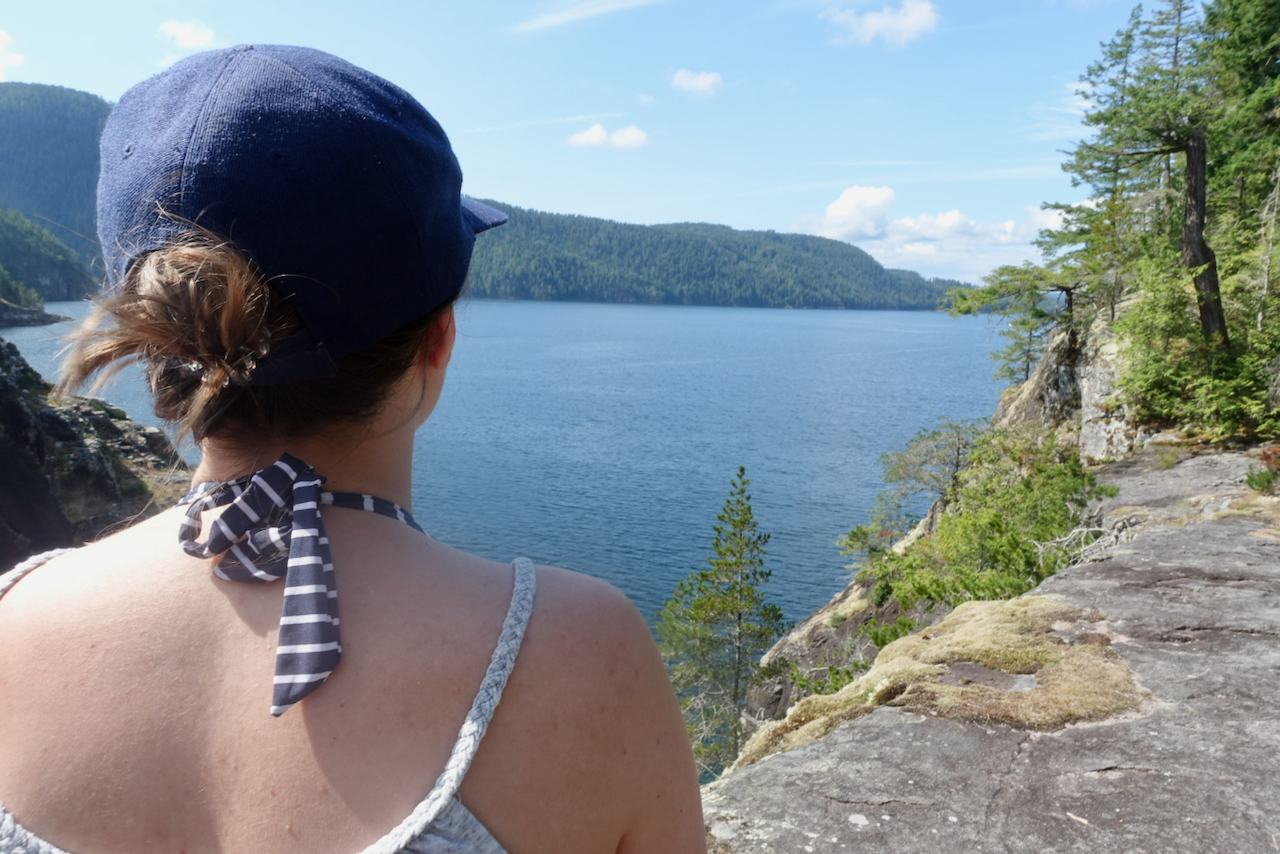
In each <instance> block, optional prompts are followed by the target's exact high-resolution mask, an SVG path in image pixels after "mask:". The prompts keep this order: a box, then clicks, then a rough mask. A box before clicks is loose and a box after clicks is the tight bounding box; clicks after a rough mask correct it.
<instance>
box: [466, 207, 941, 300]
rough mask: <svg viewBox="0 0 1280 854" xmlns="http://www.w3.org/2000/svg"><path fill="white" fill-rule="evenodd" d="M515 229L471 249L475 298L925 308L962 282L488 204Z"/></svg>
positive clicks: (718, 236) (780, 242)
mask: <svg viewBox="0 0 1280 854" xmlns="http://www.w3.org/2000/svg"><path fill="white" fill-rule="evenodd" d="M485 203H486V204H489V205H492V206H494V207H496V208H500V209H501V210H504V211H506V212H507V213H508V214H509V215H510V216H511V220H510V222H508V223H507V224H506V225H504V226H502V227H501V228H496V229H493V230H492V231H488V232H485V234H483V235H482V236H481V237H480V238H479V239H477V240H476V250H475V256H474V258H473V260H472V262H471V285H470V293H471V295H472V296H477V297H485V298H492V299H538V300H570V301H581V302H638V303H667V304H675V305H734V306H762V307H773V308H851V309H924V310H931V309H936V308H937V307H938V302H939V299H941V298H942V297H943V295H944V294H945V293H946V292H947V290H948V289H950V288H954V287H957V286H960V282H956V281H952V280H946V279H925V278H923V277H922V276H920V275H919V274H918V273H912V272H909V271H906V270H886V269H885V268H884V267H882V266H880V264H879V263H877V262H876V261H875V259H873V258H872V257H871V256H870V255H868V254H867V253H865V252H863V251H862V250H861V249H858V248H856V247H854V246H850V245H849V244H847V243H841V242H839V241H835V240H828V239H826V238H822V237H810V236H808V235H801V234H778V233H775V232H772V231H736V230H734V229H732V228H729V227H727V226H723V225H706V224H699V223H677V224H673V225H628V224H625V223H619V222H613V221H611V220H605V219H596V218H594V217H586V216H572V215H565V214H551V213H542V212H540V211H533V210H526V209H524V208H518V207H513V206H511V205H505V204H502V203H500V202H493V201H486V202H485Z"/></svg>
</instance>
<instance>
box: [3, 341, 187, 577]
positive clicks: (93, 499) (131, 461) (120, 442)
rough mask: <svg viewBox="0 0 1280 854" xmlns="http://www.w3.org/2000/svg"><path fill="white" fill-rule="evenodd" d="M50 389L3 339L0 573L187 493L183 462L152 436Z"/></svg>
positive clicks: (106, 407)
mask: <svg viewBox="0 0 1280 854" xmlns="http://www.w3.org/2000/svg"><path fill="white" fill-rule="evenodd" d="M49 391H50V385H49V383H47V382H46V381H45V380H44V378H42V377H41V376H40V375H39V374H38V373H36V372H35V371H34V370H33V369H32V368H31V366H30V365H28V364H27V362H26V360H25V359H23V358H22V355H21V354H20V353H19V352H18V348H17V347H15V346H14V345H13V344H11V343H9V342H7V341H5V340H4V339H0V570H3V569H8V568H9V567H10V566H13V565H14V564H15V563H17V562H18V561H20V560H23V559H24V558H26V557H27V556H29V555H31V554H32V553H35V552H39V551H44V550H46V549H52V548H59V547H63V546H71V545H77V544H80V543H84V542H87V541H90V540H93V539H95V538H97V537H98V536H100V535H102V534H104V533H108V532H110V530H111V529H112V528H114V527H115V526H117V525H120V524H123V523H126V522H128V521H129V520H131V519H134V518H137V517H139V516H148V515H151V514H152V513H155V512H157V511H158V510H159V509H161V508H163V507H168V506H170V505H171V504H172V503H173V501H175V500H176V499H177V497H179V496H180V495H181V494H182V492H184V491H185V489H186V485H187V479H188V478H187V474H186V464H185V463H184V462H183V461H182V459H181V457H179V456H178V455H177V453H176V452H175V451H174V449H173V447H172V446H171V445H170V444H169V440H168V439H167V438H165V436H164V434H163V433H161V432H160V431H159V430H157V429H156V428H154V427H144V426H142V425H141V424H138V423H136V422H134V421H132V420H130V419H129V417H128V416H127V415H126V414H125V413H124V412H123V411H122V410H120V409H117V408H116V407H114V406H112V405H111V404H109V403H107V402H105V401H102V400H97V399H94V398H83V397H72V398H69V399H66V400H51V399H50V398H49Z"/></svg>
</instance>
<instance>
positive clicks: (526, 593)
mask: <svg viewBox="0 0 1280 854" xmlns="http://www.w3.org/2000/svg"><path fill="white" fill-rule="evenodd" d="M512 566H513V567H514V569H515V585H514V589H513V590H512V592H511V607H510V608H508V609H507V618H506V619H505V620H504V621H503V623H502V633H501V634H500V635H499V636H498V645H497V647H496V648H495V649H494V650H493V656H492V657H491V658H490V660H489V669H488V670H487V671H486V672H485V675H484V681H482V682H481V683H480V691H479V693H477V694H476V698H475V700H474V701H473V702H472V704H471V711H470V712H468V713H467V718H466V720H465V721H464V722H463V724H462V729H461V730H460V731H459V732H458V740H457V741H456V742H455V743H454V745H453V752H452V753H450V754H449V761H448V762H446V763H445V766H444V771H443V772H442V773H441V774H440V776H439V777H438V778H437V779H436V784H435V786H434V787H433V788H432V789H431V791H430V792H429V793H427V796H426V797H425V798H423V799H422V802H421V803H419V804H418V806H417V807H416V808H414V810H413V812H412V813H410V814H409V816H408V818H406V819H405V820H404V821H402V822H400V825H399V826H398V827H396V828H395V829H394V830H392V831H391V832H390V833H388V834H387V835H386V836H384V837H382V838H381V839H379V840H378V841H377V842H376V843H374V844H373V845H371V846H370V847H368V848H366V849H365V850H364V851H363V852H362V854H390V852H398V851H400V850H401V849H403V848H404V847H405V846H406V845H408V844H409V842H411V841H412V840H413V839H414V838H415V837H417V836H419V835H421V834H422V832H423V831H424V830H426V829H427V827H428V826H429V825H430V824H431V822H433V821H435V819H436V817H437V816H439V815H440V813H441V812H442V811H443V810H444V808H445V807H447V806H448V805H449V803H450V802H451V801H452V800H453V796H454V795H455V794H457V792H458V786H460V785H461V784H462V778H463V777H465V776H466V774H467V769H468V768H470V767H471V760H472V759H474V758H475V755H476V750H477V749H479V747H480V740H481V739H483V738H484V734H485V731H486V730H487V729H488V728H489V721H490V720H492V719H493V713H494V711H495V710H496V709H497V708H498V701H499V700H500V699H502V689H503V688H505V687H506V684H507V677H508V676H510V675H511V669H512V667H514V666H515V663H516V655H517V654H519V652H520V644H521V643H522V642H523V641H524V631H525V628H526V627H527V626H528V625H529V617H530V615H531V614H532V613H533V594H534V588H535V587H536V585H537V573H536V572H535V571H534V567H533V561H531V560H529V559H528V558H525V557H521V558H516V559H515V560H514V561H513V562H512Z"/></svg>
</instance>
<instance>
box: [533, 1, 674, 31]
mask: <svg viewBox="0 0 1280 854" xmlns="http://www.w3.org/2000/svg"><path fill="white" fill-rule="evenodd" d="M661 2H663V0H581V2H578V3H571V4H569V5H567V6H566V5H564V4H561V8H559V9H557V10H555V11H553V12H546V13H544V14H542V15H538V16H537V17H535V18H530V19H529V20H527V21H521V22H520V23H519V24H516V26H515V30H516V32H518V33H527V32H532V31H534V30H546V29H550V28H551V27H559V26H562V25H564V24H572V23H573V22H574V21H581V20H583V19H585V18H594V17H596V16H597V15H608V14H610V13H612V12H621V11H623V10H624V9H634V8H635V7H637V6H649V5H652V4H654V3H661Z"/></svg>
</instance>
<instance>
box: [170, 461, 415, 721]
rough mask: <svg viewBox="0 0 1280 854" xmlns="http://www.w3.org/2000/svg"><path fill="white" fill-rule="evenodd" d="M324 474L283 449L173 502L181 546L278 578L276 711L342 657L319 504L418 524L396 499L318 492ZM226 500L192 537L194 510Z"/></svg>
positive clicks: (225, 567) (227, 574)
mask: <svg viewBox="0 0 1280 854" xmlns="http://www.w3.org/2000/svg"><path fill="white" fill-rule="evenodd" d="M324 481H325V479H324V478H323V477H321V476H320V475H317V474H316V473H315V470H314V469H312V468H311V466H309V465H307V464H306V463H304V462H303V461H302V460H299V459H297V458H296V457H292V456H290V455H288V454H285V455H284V456H282V457H281V458H280V459H279V460H278V461H277V462H276V463H275V464H274V465H272V466H270V467H268V468H265V469H262V470H261V471H257V472H254V473H253V474H251V475H248V476H246V477H243V478H240V479H239V480H235V481H231V482H229V483H218V482H211V483H201V484H197V485H196V486H194V487H192V489H191V491H190V492H189V493H187V496H186V497H185V498H183V499H182V500H181V501H179V502H178V503H179V504H185V505H187V515H186V517H185V518H184V519H183V520H182V527H181V528H180V530H179V531H178V541H179V542H180V543H181V545H182V550H183V551H185V552H186V553H187V554H189V555H192V556H193V557H201V558H208V557H213V556H214V555H223V557H222V560H221V561H219V562H218V564H217V565H216V566H214V568H213V572H214V574H215V575H217V576H218V577H219V578H221V579H224V580H226V581H242V582H246V583H249V584H265V583H267V582H271V581H277V580H279V579H281V578H284V579H285V588H284V610H283V613H282V614H281V616H280V636H279V640H278V641H277V645H276V674H275V686H274V690H273V693H272V700H271V714H273V715H277V716H278V715H282V714H284V713H285V712H286V711H287V710H288V709H289V707H290V706H292V705H293V704H294V703H296V702H298V701H299V700H301V699H302V698H303V697H305V696H307V695H308V694H310V693H311V692H312V691H314V690H316V688H319V687H320V685H321V684H323V683H324V680H325V679H326V678H328V676H329V674H330V673H332V672H333V669H334V668H335V667H337V666H338V661H339V660H340V659H341V658H342V644H341V642H340V640H339V638H338V590H337V587H336V586H335V585H334V573H333V561H332V559H331V558H330V556H329V538H328V537H327V536H326V535H325V531H324V523H323V522H322V521H321V519H320V507H321V505H325V504H330V505H333V506H335V507H349V508H352V509H355V510H367V511H369V512H371V513H378V514H381V515H383V516H390V517H391V518H393V519H398V520H400V521H401V522H404V523H405V524H406V525H408V526H410V527H411V528H413V529H414V530H416V531H422V528H420V527H418V524H417V523H416V522H414V521H413V517H412V516H410V515H409V514H408V513H407V512H405V510H404V508H402V507H400V506H399V505H397V504H393V503H392V502H390V501H387V500H385V499H382V498H376V497H374V496H372V495H360V494H358V493H354V492H321V491H320V485H321V484H323V483H324ZM226 505H229V506H227V509H226V510H224V511H223V513H222V515H221V516H220V517H219V518H218V519H216V520H215V521H214V523H213V526H212V529H211V530H210V532H209V538H208V539H207V540H206V541H205V542H203V543H201V542H199V541H198V538H199V536H200V531H201V524H200V513H201V512H202V511H204V510H210V509H212V508H214V507H222V506H226Z"/></svg>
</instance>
